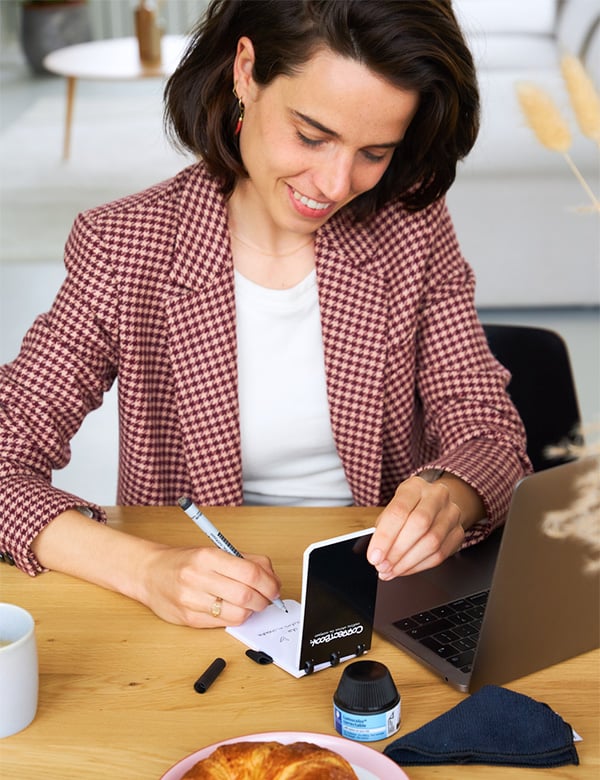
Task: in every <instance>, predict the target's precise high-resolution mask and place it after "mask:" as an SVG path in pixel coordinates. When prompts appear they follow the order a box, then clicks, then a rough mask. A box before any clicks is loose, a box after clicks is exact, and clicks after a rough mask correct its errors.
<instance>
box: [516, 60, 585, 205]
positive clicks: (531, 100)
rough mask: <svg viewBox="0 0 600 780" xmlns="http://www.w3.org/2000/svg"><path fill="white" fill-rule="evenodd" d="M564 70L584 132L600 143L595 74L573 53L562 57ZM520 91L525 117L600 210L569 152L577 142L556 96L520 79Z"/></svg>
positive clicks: (578, 121)
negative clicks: (561, 156)
mask: <svg viewBox="0 0 600 780" xmlns="http://www.w3.org/2000/svg"><path fill="white" fill-rule="evenodd" d="M561 71H562V75H563V79H564V81H565V85H566V87H567V91H568V93H569V99H570V101H571V106H572V107H573V111H574V113H575V116H576V118H577V123H578V125H579V127H580V129H581V132H582V133H583V134H584V135H585V136H586V137H588V138H590V139H592V140H593V141H595V142H596V143H599V144H600V97H599V96H598V93H597V91H596V89H595V87H594V84H593V82H592V80H591V78H590V77H589V76H588V75H587V73H586V72H585V68H584V67H583V65H582V63H581V62H580V60H578V59H577V58H576V57H573V56H571V55H565V56H564V57H563V58H562V60H561ZM516 91H517V98H518V101H519V105H520V106H521V110H522V112H523V114H524V116H525V120H526V122H527V124H528V125H529V127H530V128H531V129H532V130H533V132H534V134H535V136H536V138H537V139H538V141H539V142H540V143H541V144H542V146H545V147H546V148H547V149H550V150H551V151H553V152H558V153H559V154H562V155H563V157H564V158H565V160H566V162H567V164H568V166H569V167H570V168H571V170H572V171H573V174H574V175H575V177H576V178H577V180H578V181H579V183H580V184H581V186H582V187H583V189H584V190H585V191H586V193H587V194H588V196H589V198H590V200H591V201H592V209H593V210H594V211H597V212H598V213H600V201H599V200H598V198H597V197H596V196H595V195H594V193H593V191H592V189H591V187H590V186H589V184H588V183H587V181H586V180H585V178H584V176H583V175H582V173H581V171H580V170H579V169H578V168H577V166H576V165H575V163H574V162H573V160H572V159H571V156H570V155H569V149H570V148H571V144H572V142H573V139H572V135H571V130H570V127H569V123H568V122H567V120H566V119H565V118H564V117H563V115H562V114H561V111H560V109H559V108H558V106H557V105H556V103H555V102H554V100H553V99H552V97H551V96H550V95H549V94H548V93H547V92H545V91H544V90H543V89H541V88H540V87H538V86H536V85H535V84H531V83H528V82H521V83H518V84H517V85H516Z"/></svg>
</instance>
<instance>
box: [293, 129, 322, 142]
mask: <svg viewBox="0 0 600 780" xmlns="http://www.w3.org/2000/svg"><path fill="white" fill-rule="evenodd" d="M296 134H297V136H298V138H299V140H300V141H301V142H302V143H303V144H304V145H305V146H319V144H322V143H323V141H322V140H321V139H320V138H307V137H306V136H305V135H304V134H303V133H301V132H300V131H299V130H297V131H296Z"/></svg>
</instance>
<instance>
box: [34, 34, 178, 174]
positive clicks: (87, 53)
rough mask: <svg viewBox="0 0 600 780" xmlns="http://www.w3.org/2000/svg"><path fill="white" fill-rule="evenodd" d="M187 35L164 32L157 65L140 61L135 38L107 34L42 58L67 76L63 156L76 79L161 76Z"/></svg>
mask: <svg viewBox="0 0 600 780" xmlns="http://www.w3.org/2000/svg"><path fill="white" fill-rule="evenodd" d="M186 42H187V39H186V38H185V36H182V35H165V36H163V38H162V42H161V54H162V61H161V63H160V65H155V66H147V65H143V64H142V63H141V61H140V57H139V50H138V42H137V38H109V39H107V40H100V41H90V42H88V43H78V44H75V45H74V46H65V47H64V48H63V49H56V50H55V51H53V52H51V53H50V54H48V55H47V56H46V57H45V58H44V67H45V68H47V70H49V71H50V72H51V73H57V74H59V75H60V76H64V77H65V78H66V80H67V109H66V115H65V136H64V145H63V158H64V159H65V160H67V159H68V158H69V153H70V147H71V126H72V124H73V106H74V102H75V87H76V84H77V79H90V80H95V81H135V80H137V79H148V78H164V77H166V76H169V75H170V74H171V73H172V72H173V71H174V70H175V68H176V67H177V64H178V63H179V61H180V59H181V56H182V54H183V52H184V50H185V45H186Z"/></svg>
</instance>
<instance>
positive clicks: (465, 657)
mask: <svg viewBox="0 0 600 780" xmlns="http://www.w3.org/2000/svg"><path fill="white" fill-rule="evenodd" d="M488 594H489V590H483V591H481V592H480V593H474V594H473V595H472V596H467V597H465V598H463V599H457V600H456V601H450V602H449V603H448V604H442V605H440V606H439V607H434V608H433V609H430V610H427V611H426V612H417V613H416V614H414V615H411V616H410V617H407V618H404V619H403V620H398V621H397V622H396V623H394V625H395V626H396V628H399V629H400V630H401V631H403V632H404V633H405V634H406V635H407V636H410V637H412V639H416V640H417V642H419V643H420V644H422V645H424V646H425V647H428V648H429V649H430V650H433V652H434V653H437V654H438V655H439V656H441V657H442V658H445V659H446V660H447V661H449V663H451V664H452V665H453V666H455V667H456V668H457V669H460V670H461V671H462V672H467V673H468V672H470V671H471V667H472V664H473V658H474V656H475V647H476V646H477V639H478V637H479V629H480V628H481V621H482V618H483V613H484V612H485V605H486V603H487V598H488Z"/></svg>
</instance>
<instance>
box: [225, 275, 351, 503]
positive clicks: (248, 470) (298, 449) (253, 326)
mask: <svg viewBox="0 0 600 780" xmlns="http://www.w3.org/2000/svg"><path fill="white" fill-rule="evenodd" d="M235 295H236V309H237V339H238V373H239V403H240V426H241V437H242V470H243V481H244V502H245V503H247V504H278V505H289V506H293V505H298V506H340V505H344V504H351V503H352V493H351V492H350V488H349V486H348V483H347V481H346V477H345V475H344V469H343V467H342V463H341V461H340V458H339V456H338V454H337V452H336V449H335V444H334V441H333V434H332V431H331V421H330V418H329V406H328V403H327V389H326V384H325V363H324V357H323V342H322V338H321V320H320V316H319V300H318V293H317V279H316V272H315V271H312V272H311V273H310V274H309V275H308V276H307V277H306V278H305V279H303V281H301V282H300V283H299V284H297V285H296V286H295V287H292V288H291V289H288V290H272V289H269V288H266V287H261V286H260V285H257V284H255V283H254V282H251V281H249V280H248V279H246V278H245V277H243V276H242V275H241V274H239V273H238V272H237V271H236V273H235Z"/></svg>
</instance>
